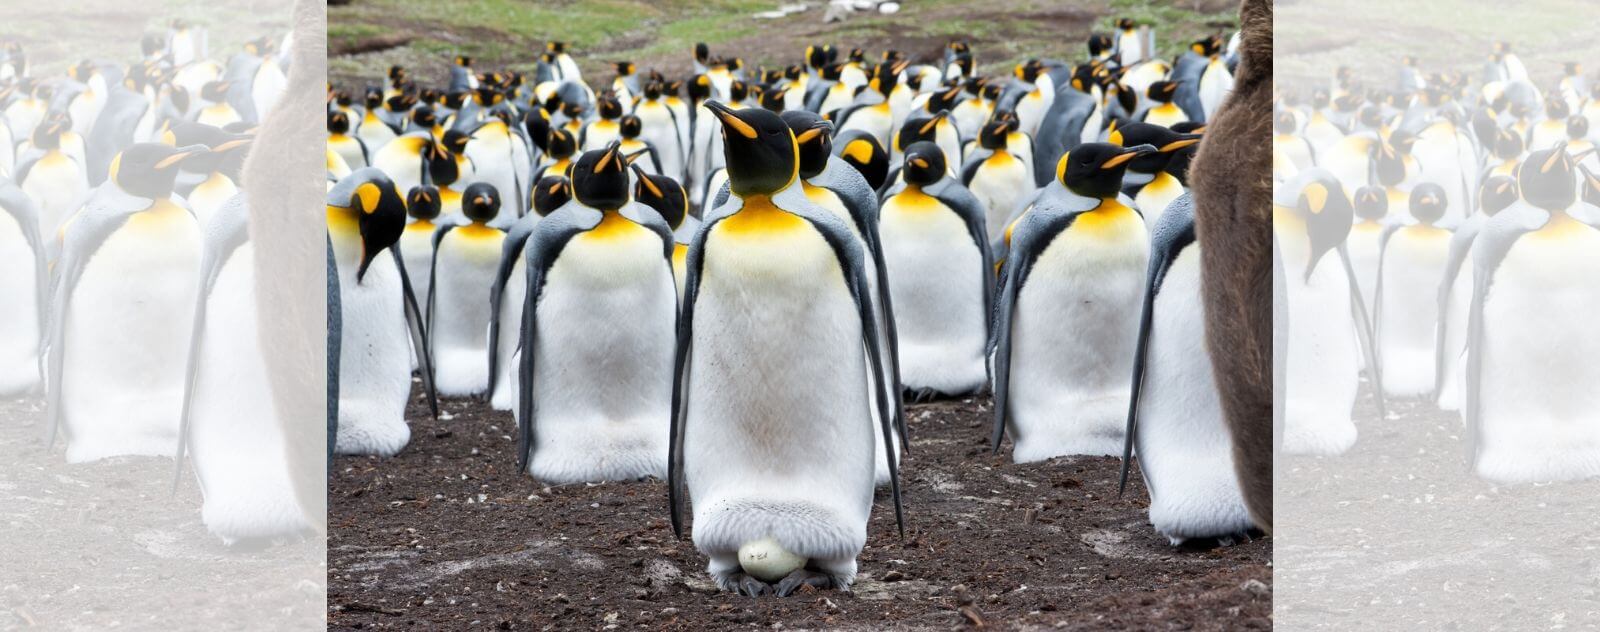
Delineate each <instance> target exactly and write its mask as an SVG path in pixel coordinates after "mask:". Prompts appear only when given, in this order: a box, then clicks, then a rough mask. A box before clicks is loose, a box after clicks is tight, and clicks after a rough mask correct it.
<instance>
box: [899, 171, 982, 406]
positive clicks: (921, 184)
mask: <svg viewBox="0 0 1600 632" xmlns="http://www.w3.org/2000/svg"><path fill="white" fill-rule="evenodd" d="M944 158H945V154H944V151H943V150H941V149H940V148H939V146H938V145H936V144H934V143H933V142H930V141H919V142H916V143H912V145H911V146H910V147H908V148H907V151H906V163H905V168H904V169H903V170H902V173H903V175H904V177H905V181H906V186H905V188H904V189H903V190H901V191H899V192H897V193H895V194H893V195H891V196H889V197H888V198H886V199H884V201H883V208H882V209H881V210H880V211H879V213H878V221H879V231H880V233H881V236H882V239H883V257H884V263H885V264H886V265H887V266H888V270H889V275H888V285H889V295H890V297H891V298H892V300H893V301H894V303H895V305H896V306H897V309H896V311H895V332H896V335H897V337H898V342H899V361H900V379H901V381H902V382H903V384H904V387H905V388H906V389H909V390H911V391H913V392H915V393H917V395H918V398H919V399H921V398H925V397H929V396H932V395H933V394H935V393H938V394H944V395H964V394H968V393H975V392H977V391H980V390H982V389H983V387H984V386H985V385H986V384H987V383H988V380H989V376H988V369H987V368H986V367H985V366H984V346H985V344H986V343H987V341H988V339H989V315H990V314H991V313H992V312H993V305H994V274H993V273H992V272H991V271H992V270H993V269H994V261H993V256H992V255H991V254H990V252H989V239H988V237H987V233H986V228H985V225H984V209H983V206H982V204H981V203H980V202H979V201H978V199H977V198H976V197H975V196H973V195H972V193H971V192H970V191H968V190H966V189H965V188H964V187H962V186H961V184H960V183H958V182H956V180H955V179H954V178H952V177H948V169H947V168H946V166H945V163H944Z"/></svg>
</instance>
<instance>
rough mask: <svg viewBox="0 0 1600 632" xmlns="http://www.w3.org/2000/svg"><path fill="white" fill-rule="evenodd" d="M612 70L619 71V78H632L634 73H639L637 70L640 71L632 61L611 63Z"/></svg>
mask: <svg viewBox="0 0 1600 632" xmlns="http://www.w3.org/2000/svg"><path fill="white" fill-rule="evenodd" d="M611 68H612V69H614V70H616V71H617V76H618V77H629V76H632V75H633V73H634V72H637V70H638V68H636V67H635V66H634V65H633V62H631V61H614V62H611Z"/></svg>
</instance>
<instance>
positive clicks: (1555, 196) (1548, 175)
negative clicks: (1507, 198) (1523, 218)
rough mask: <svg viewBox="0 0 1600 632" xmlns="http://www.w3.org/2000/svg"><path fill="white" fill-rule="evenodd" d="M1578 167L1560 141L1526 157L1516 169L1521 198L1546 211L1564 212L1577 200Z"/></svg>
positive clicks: (1565, 146)
mask: <svg viewBox="0 0 1600 632" xmlns="http://www.w3.org/2000/svg"><path fill="white" fill-rule="evenodd" d="M1576 178H1577V165H1576V164H1575V163H1574V162H1573V160H1572V156H1571V155H1570V154H1568V153H1567V144H1566V143H1565V142H1562V143H1560V144H1558V145H1556V146H1555V147H1551V148H1550V149H1541V150H1539V151H1536V152H1533V153H1530V154H1528V159H1527V160H1524V161H1522V164H1521V165H1518V166H1517V187H1518V188H1520V189H1522V199H1524V200H1527V201H1528V203H1529V204H1532V205H1534V206H1537V207H1539V208H1542V209H1544V210H1547V211H1564V210H1566V209H1567V207H1569V206H1572V203H1573V201H1575V200H1576V199H1577V196H1578V193H1577V181H1576Z"/></svg>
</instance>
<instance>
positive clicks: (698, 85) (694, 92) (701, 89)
mask: <svg viewBox="0 0 1600 632" xmlns="http://www.w3.org/2000/svg"><path fill="white" fill-rule="evenodd" d="M689 98H690V99H691V100H693V101H694V102H695V103H699V102H701V101H704V100H706V99H709V98H711V78H710V77H707V76H705V75H695V76H694V78H693V79H690V80H689Z"/></svg>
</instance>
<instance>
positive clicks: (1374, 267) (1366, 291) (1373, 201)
mask: <svg viewBox="0 0 1600 632" xmlns="http://www.w3.org/2000/svg"><path fill="white" fill-rule="evenodd" d="M1350 202H1351V205H1352V206H1353V208H1354V212H1355V225H1354V226H1351V227H1350V235H1349V236H1347V237H1345V250H1346V251H1347V252H1349V253H1350V269H1351V271H1352V272H1354V273H1355V282H1356V290H1357V291H1358V292H1359V293H1360V294H1361V304H1363V305H1375V304H1376V303H1377V300H1378V256H1379V255H1380V254H1381V253H1382V247H1383V235H1384V231H1385V230H1386V229H1387V228H1388V227H1389V226H1392V225H1394V224H1395V220H1394V219H1392V218H1390V217H1389V194H1388V193H1387V192H1385V191H1384V190H1383V187H1381V186H1364V187H1361V188H1359V189H1356V193H1355V196H1354V197H1353V198H1351V200H1350Z"/></svg>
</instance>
